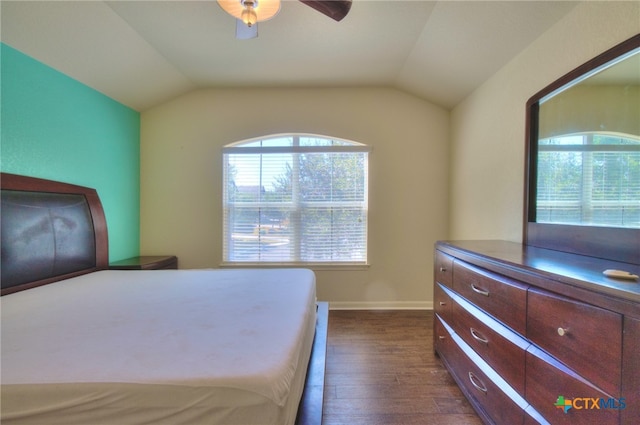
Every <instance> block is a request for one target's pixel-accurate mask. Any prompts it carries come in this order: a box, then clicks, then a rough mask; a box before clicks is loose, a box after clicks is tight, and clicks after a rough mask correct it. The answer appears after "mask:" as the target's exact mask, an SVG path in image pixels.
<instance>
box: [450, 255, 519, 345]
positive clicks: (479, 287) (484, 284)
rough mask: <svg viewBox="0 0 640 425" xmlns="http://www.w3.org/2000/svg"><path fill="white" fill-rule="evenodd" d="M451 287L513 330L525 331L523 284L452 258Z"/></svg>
mask: <svg viewBox="0 0 640 425" xmlns="http://www.w3.org/2000/svg"><path fill="white" fill-rule="evenodd" d="M453 288H454V290H455V291H457V292H458V293H459V294H460V295H462V296H463V297H464V298H466V299H467V300H469V301H470V302H471V303H473V304H475V305H477V306H478V307H480V308H481V309H483V310H484V311H485V312H487V313H488V314H490V315H492V316H493V317H495V318H496V319H498V320H499V321H501V322H503V323H504V324H505V325H507V326H509V327H511V328H512V329H513V330H515V331H516V332H518V333H520V334H523V335H524V333H525V330H526V308H527V286H526V285H523V284H521V283H519V282H516V281H514V280H511V279H508V278H505V277H503V276H500V275H496V274H493V273H491V272H488V271H486V270H483V269H480V268H477V267H474V266H471V265H469V264H466V263H464V262H461V261H458V260H456V261H455V262H454V264H453Z"/></svg>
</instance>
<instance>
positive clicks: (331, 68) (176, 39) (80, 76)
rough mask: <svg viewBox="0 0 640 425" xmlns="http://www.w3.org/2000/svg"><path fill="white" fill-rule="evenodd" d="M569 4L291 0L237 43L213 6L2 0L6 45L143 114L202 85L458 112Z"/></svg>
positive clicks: (147, 0) (205, 0) (230, 24)
mask: <svg viewBox="0 0 640 425" xmlns="http://www.w3.org/2000/svg"><path fill="white" fill-rule="evenodd" d="M576 4H577V2H573V1H422V0H413V1H396V0H386V1H385V0H354V1H353V5H352V8H351V11H350V12H349V14H348V15H347V17H346V18H344V19H343V20H342V21H340V22H336V21H334V20H332V19H329V18H327V17H326V16H324V15H322V14H320V13H318V12H317V11H315V10H313V9H311V8H309V7H307V6H305V5H304V4H302V3H300V2H298V1H294V0H284V1H283V4H282V8H281V11H280V13H279V14H278V15H277V16H276V17H275V18H273V19H272V20H270V21H266V22H261V23H260V24H259V37H258V38H256V39H251V40H236V39H235V20H234V19H233V18H232V17H231V16H229V15H227V14H226V13H225V12H224V11H223V10H222V9H221V8H220V7H219V6H218V4H217V3H216V1H214V0H201V1H188V0H173V1H153V0H140V1H113V2H111V1H106V2H105V1H8V0H3V1H2V2H0V7H1V9H0V13H1V18H2V22H1V24H2V25H1V36H2V42H3V43H5V44H8V45H9V46H12V47H13V48H15V49H17V50H19V51H21V52H23V53H25V54H27V55H29V56H31V57H33V58H35V59H37V60H39V61H41V62H43V63H45V64H47V65H49V66H51V67H53V68H55V69H57V70H59V71H61V72H63V73H64V74H67V75H68V76H70V77H72V78H74V79H76V80H78V81H81V82H82V83H84V84H86V85H88V86H90V87H93V88H94V89H96V90H98V91H100V92H102V93H104V94H106V95H107V96H110V97H112V98H114V99H116V100H117V101H119V102H121V103H123V104H125V105H128V106H130V107H131V108H133V109H136V110H138V111H144V110H145V109H148V108H150V107H152V106H154V105H156V104H159V103H162V102H164V101H166V100H169V99H171V98H173V97H176V96H179V95H181V94H183V93H186V92H188V91H191V90H194V89H198V88H209V87H225V88H229V87H347V86H348V87H354V86H383V87H395V88H397V89H400V90H403V91H406V92H409V93H412V94H414V95H416V96H419V97H421V98H424V99H427V100H429V101H431V102H433V103H435V104H438V105H441V106H443V107H445V108H452V107H453V106H455V105H456V104H457V103H459V102H460V101H461V100H463V99H464V98H465V97H466V96H468V95H469V94H470V93H471V92H472V91H473V90H474V89H475V88H477V87H478V86H479V85H481V84H482V83H483V82H484V81H485V80H486V79H487V78H489V77H490V76H491V75H493V74H494V73H495V72H496V71H497V70H499V69H500V68H501V67H502V66H504V65H505V64H506V63H507V62H509V60H511V59H512V58H513V57H515V56H516V55H517V54H518V53H519V52H520V51H522V50H523V49H524V48H526V47H527V46H528V45H529V44H530V43H531V42H533V41H534V40H535V39H536V38H537V37H539V36H540V35H541V34H542V33H544V32H545V31H546V30H547V29H548V28H549V27H551V26H552V25H554V24H555V23H556V22H557V21H558V20H560V19H561V18H562V17H563V16H564V15H566V14H567V13H568V12H569V11H570V10H571V9H572V8H573V7H575V5H576Z"/></svg>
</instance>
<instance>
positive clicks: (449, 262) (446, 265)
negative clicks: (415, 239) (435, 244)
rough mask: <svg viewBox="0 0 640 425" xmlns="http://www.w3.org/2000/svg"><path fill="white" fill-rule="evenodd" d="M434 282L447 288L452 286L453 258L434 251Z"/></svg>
mask: <svg viewBox="0 0 640 425" xmlns="http://www.w3.org/2000/svg"><path fill="white" fill-rule="evenodd" d="M433 277H434V282H440V283H441V284H443V285H444V286H448V287H449V288H451V287H452V285H453V257H451V256H449V255H447V254H445V253H443V252H441V251H438V250H436V253H435V257H434V267H433Z"/></svg>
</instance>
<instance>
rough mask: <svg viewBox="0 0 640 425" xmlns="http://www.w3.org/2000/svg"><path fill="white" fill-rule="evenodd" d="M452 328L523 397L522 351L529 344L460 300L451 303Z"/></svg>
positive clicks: (523, 364) (523, 358)
mask: <svg viewBox="0 0 640 425" xmlns="http://www.w3.org/2000/svg"><path fill="white" fill-rule="evenodd" d="M453 317H454V319H453V329H454V330H455V331H456V333H457V334H458V335H459V336H460V337H461V338H462V339H463V340H464V341H465V342H466V343H467V344H469V346H470V347H471V348H472V349H473V350H474V351H475V352H476V353H478V354H479V355H480V357H482V358H483V359H484V361H486V362H487V363H488V364H489V366H491V367H492V368H493V369H494V370H495V371H496V372H498V374H499V375H500V376H501V377H502V378H504V380H506V381H507V382H509V384H510V385H511V386H512V387H513V389H514V390H516V392H518V394H520V395H521V396H522V397H524V376H525V350H526V349H527V348H528V346H529V343H528V342H527V341H526V340H525V339H524V338H522V337H521V336H520V335H518V334H516V333H514V332H513V331H512V330H510V329H508V328H506V327H505V326H502V325H501V324H500V323H498V322H497V321H496V320H494V319H492V318H490V317H488V316H487V315H486V314H484V313H483V312H482V311H479V310H478V309H476V308H475V307H474V306H472V305H469V303H467V302H466V301H464V300H460V301H459V302H455V301H454V303H453Z"/></svg>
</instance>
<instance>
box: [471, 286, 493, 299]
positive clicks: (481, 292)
mask: <svg viewBox="0 0 640 425" xmlns="http://www.w3.org/2000/svg"><path fill="white" fill-rule="evenodd" d="M471 289H472V290H473V292H475V293H478V294H480V295H484V296H485V297H488V296H489V291H485V290H484V289H480V288H478V287H477V286H476V284H475V283H472V284H471Z"/></svg>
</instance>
